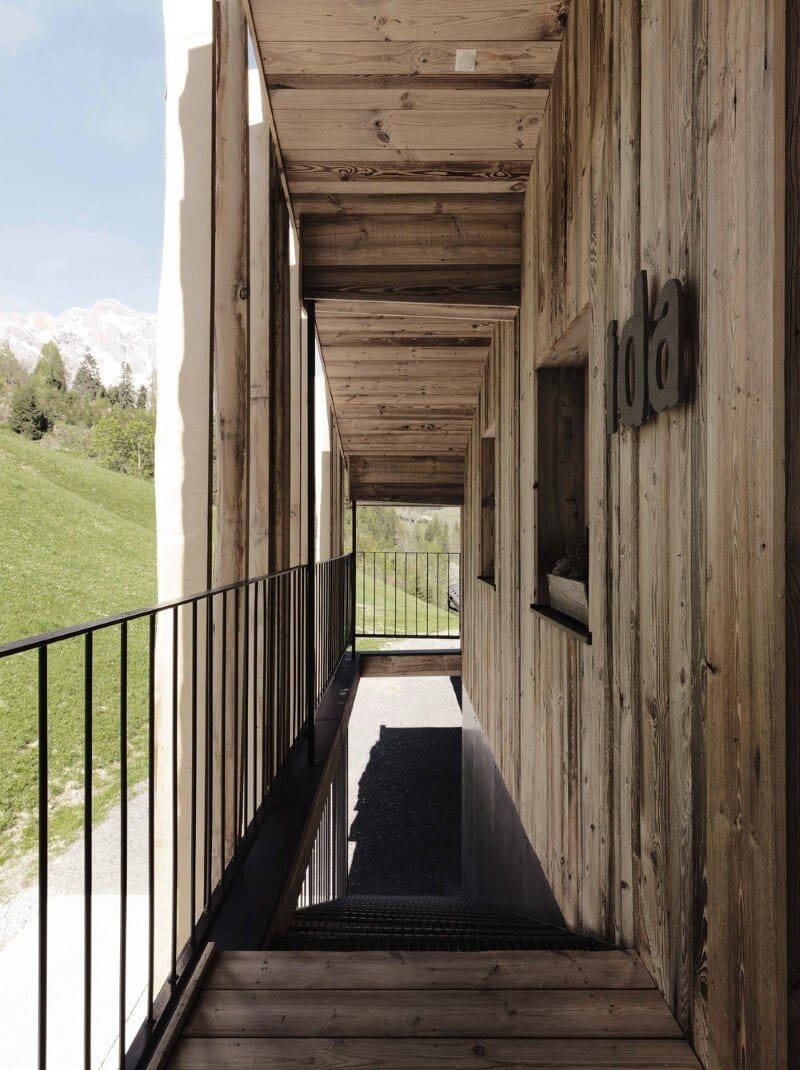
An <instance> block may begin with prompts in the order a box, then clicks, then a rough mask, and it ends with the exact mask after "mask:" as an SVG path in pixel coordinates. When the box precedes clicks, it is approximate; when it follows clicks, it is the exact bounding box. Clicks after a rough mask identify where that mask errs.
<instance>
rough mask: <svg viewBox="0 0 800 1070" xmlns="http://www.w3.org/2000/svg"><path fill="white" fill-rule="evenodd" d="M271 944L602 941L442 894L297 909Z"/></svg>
mask: <svg viewBox="0 0 800 1070" xmlns="http://www.w3.org/2000/svg"><path fill="white" fill-rule="evenodd" d="M273 946H274V947H276V948H281V949H289V950H295V951H326V950H327V951H342V952H355V951H368V950H374V951H378V950H384V951H397V952H400V951H409V952H411V951H419V952H422V951H431V952H433V951H441V952H445V951H458V952H462V953H467V952H470V951H481V950H486V951H488V950H509V951H511V950H522V949H527V950H537V949H538V950H570V949H572V950H584V951H599V950H602V949H606V948H608V945H607V944H604V943H601V942H598V941H595V940H591V939H589V938H587V937H584V936H581V935H580V934H578V933H574V932H570V931H569V930H567V929H564V928H560V927H558V926H556V925H550V924H548V923H546V922H542V921H539V920H538V919H536V918H533V917H530V916H529V915H526V914H521V913H519V912H515V911H510V910H506V909H504V908H502V907H494V906H487V904H485V903H480V902H477V901H475V900H471V899H459V898H451V897H445V896H350V897H346V898H343V899H335V900H332V901H330V902H327V903H321V904H319V905H318V906H314V907H308V908H306V909H305V910H300V911H298V912H297V913H296V914H295V916H294V920H293V923H292V926H291V928H290V929H289V931H288V932H287V933H285V934H284V935H283V936H281V937H279V938H278V939H277V940H275V941H274V945H273Z"/></svg>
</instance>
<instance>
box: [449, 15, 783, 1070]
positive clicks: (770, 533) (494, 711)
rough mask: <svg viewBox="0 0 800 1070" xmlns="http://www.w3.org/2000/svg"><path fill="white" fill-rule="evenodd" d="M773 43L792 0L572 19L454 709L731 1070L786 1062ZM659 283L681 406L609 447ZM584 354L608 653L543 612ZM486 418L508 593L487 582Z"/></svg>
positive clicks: (529, 818) (600, 919) (535, 177)
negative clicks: (550, 424) (543, 451)
mask: <svg viewBox="0 0 800 1070" xmlns="http://www.w3.org/2000/svg"><path fill="white" fill-rule="evenodd" d="M783 20H784V4H783V3H782V2H780V0H770V2H767V3H765V4H751V3H749V2H748V0H661V2H659V3H651V2H649V0H598V2H594V3H590V2H589V0H573V2H572V4H571V5H570V8H569V17H568V22H567V26H566V32H565V37H564V43H563V46H562V52H561V56H560V59H559V63H558V65H557V68H556V74H555V80H554V87H553V91H552V94H551V97H550V102H549V104H548V108H547V111H546V113H545V116H544V120H543V124H542V129H541V135H540V141H539V147H538V150H537V154H536V157H535V160H534V164H533V170H532V177H531V183H530V188H529V190H528V194H527V198H526V203H525V210H524V216H523V224H522V226H523V236H522V290H521V292H522V303H521V311H520V320H519V331H520V345H519V352H518V356H515V348H514V345H513V337H507V338H503V339H498V338H496V339H495V346H494V350H493V356H494V381H493V382H491V381H490V383H489V384H488V394H486V392H485V396H484V399H483V404H482V406H481V413H482V414H481V416H480V417H479V418H478V419H477V420H476V423H475V426H474V428H473V433H472V439H471V443H470V448H469V452H468V457H467V470H466V489H465V510H464V577H463V591H464V650H465V657H464V686H465V689H466V690H467V692H468V694H469V697H470V699H471V701H472V704H473V706H474V708H475V710H476V712H477V715H478V717H479V719H480V721H481V724H482V726H483V728H484V730H485V732H486V734H487V736H488V738H489V740H490V742H491V744H492V747H493V750H494V753H495V756H496V759H497V762H498V765H499V767H500V769H501V771H502V773H503V776H504V778H505V781H506V785H507V787H508V789H509V792H510V793H511V795H512V797H513V798H514V800H515V802H516V803H517V806H518V808H519V811H520V814H521V816H522V819H523V822H524V824H525V827H526V829H527V832H528V835H529V837H530V840H531V843H532V845H533V847H534V849H535V850H536V852H537V853H538V855H539V857H540V858H541V861H542V865H543V867H544V870H545V873H546V874H547V876H548V879H549V880H550V882H551V885H552V887H553V889H554V892H555V894H556V898H557V899H558V902H559V904H560V906H561V909H562V910H563V912H564V914H565V917H566V918H567V920H568V922H569V923H570V924H573V925H575V926H577V927H578V928H580V929H583V930H587V931H589V932H593V933H598V934H602V935H605V936H607V937H609V938H612V939H616V940H619V941H621V942H623V943H625V944H629V945H633V946H636V947H637V948H639V949H640V951H641V953H642V956H643V958H644V961H645V962H646V964H647V966H648V968H649V969H650V971H651V973H652V974H653V976H654V977H655V979H656V981H657V982H658V984H659V986H660V988H661V990H662V991H663V992H664V994H665V996H666V998H667V999H668V1001H669V1003H670V1006H671V1007H672V1008H673V1010H674V1013H675V1015H676V1017H677V1019H678V1021H679V1022H680V1024H681V1025H682V1027H683V1028H684V1029H685V1030H686V1031H687V1033H688V1034H689V1036H690V1038H691V1039H692V1041H693V1043H694V1045H695V1047H696V1049H697V1051H698V1053H699V1054H700V1056H701V1058H702V1059H703V1061H704V1062H705V1063H706V1064H707V1065H708V1066H712V1067H719V1068H725V1070H728V1068H730V1067H738V1066H758V1067H767V1066H769V1067H779V1066H784V1065H786V1059H787V1053H786V1013H787V1011H786V984H787V977H786V892H785V880H786V872H785V868H786V862H785V837H786V820H785V797H784V790H785V775H786V767H785V754H784V738H785V731H786V695H785V664H786V657H785V644H784V634H785V628H786V621H785V605H784V598H783V592H784V577H783V567H784V566H783V561H784V538H785V527H784V493H785V486H784V470H785V469H784V463H785V461H784V434H783V414H784V409H783V400H784V382H783V367H784V339H783V333H784V327H783V315H784V306H783V285H784V278H783V273H784V263H783V252H782V241H783V227H784V217H783V188H782V186H783V181H784V158H783V136H782V124H783V121H784V61H785V52H784V48H785V42H784V25H783ZM642 268H646V269H647V270H648V272H649V281H650V288H651V293H650V297H651V300H652V298H653V296H654V294H655V292H657V290H658V289H659V288H660V286H661V285H662V284H663V283H664V281H665V280H666V279H667V278H670V277H678V278H679V279H681V280H682V281H683V283H684V284H685V286H686V289H687V293H688V296H689V306H690V310H689V316H688V324H689V332H688V333H689V349H688V353H689V363H690V365H691V368H692V384H691V396H690V400H689V401H688V402H687V403H686V404H684V405H683V406H682V407H680V408H678V409H675V410H670V411H668V412H666V413H663V414H661V415H660V416H659V417H658V418H656V419H654V420H652V421H650V422H649V423H647V424H646V425H645V426H644V427H643V428H641V429H638V430H628V429H624V430H622V431H621V432H620V433H619V434H617V435H615V436H612V437H608V436H607V435H606V432H605V423H604V397H605V378H606V367H605V356H604V334H605V328H606V324H607V322H608V321H609V320H610V319H612V318H615V319H619V320H620V321H623V320H625V319H626V318H627V317H628V316H629V315H630V313H631V311H632V286H633V280H634V277H635V274H636V272H637V271H638V270H640V269H642ZM587 305H588V306H589V316H590V317H591V323H590V326H589V328H588V330H584V328H583V327H582V326H581V327H580V329H578V328H579V326H580V321H581V318H582V316H585V315H586V313H585V311H584V310H585V308H586V306H587ZM576 337H577V338H579V339H584V340H585V341H583V342H582V343H580V344H584V345H585V346H586V348H587V350H588V352H587V357H586V360H587V374H588V378H587V383H588V392H589V401H588V414H587V424H586V436H587V456H588V462H587V463H588V483H587V486H588V494H587V502H586V507H587V514H588V516H589V523H590V529H591V537H590V564H589V585H590V622H589V623H590V630H591V633H592V643H591V645H586V644H585V643H583V642H581V641H580V640H579V639H578V638H577V637H574V636H571V635H568V634H565V633H564V632H563V631H560V630H557V629H556V628H554V627H553V626H552V624H551V622H549V621H547V620H544V619H542V618H541V617H539V616H537V615H535V614H533V613H532V612H531V610H530V605H531V603H533V602H535V601H537V593H538V592H537V586H538V583H537V574H536V573H537V560H536V547H537V537H538V509H539V507H540V505H541V504H542V503H539V502H537V488H538V461H539V457H538V443H537V430H538V429H537V400H538V399H537V390H538V386H539V384H538V379H537V372H536V367H537V365H541V364H545V363H547V362H548V358H549V357H550V355H551V354H553V353H554V352H555V353H560V352H571V351H572V350H574V348H575V344H574V342H573V339H574V338H576ZM517 399H518V402H519V406H518V411H517V410H516V408H515V405H514V402H515V401H516V400H517ZM487 410H496V412H497V435H498V438H497V465H498V495H497V499H498V500H497V533H498V558H497V572H496V587H495V589H492V588H491V587H489V586H487V585H486V584H483V583H480V582H478V581H476V579H475V577H476V576H477V574H478V573H477V556H476V555H477V552H478V538H479V518H480V508H479V505H480V502H479V496H478V484H477V479H478V476H479V472H478V464H477V458H478V457H479V437H480V434H481V433H482V430H483V429H484V426H485V420H486V412H487ZM517 575H518V576H519V584H518V585H517V583H516V580H515V577H516V576H517ZM509 652H512V653H511V654H509Z"/></svg>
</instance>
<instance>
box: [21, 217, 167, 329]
mask: <svg viewBox="0 0 800 1070" xmlns="http://www.w3.org/2000/svg"><path fill="white" fill-rule="evenodd" d="M0 249H2V250H3V256H2V258H0V311H3V312H21V311H27V310H30V309H31V308H35V309H37V310H38V309H41V310H43V311H46V312H51V313H53V314H56V313H58V312H61V311H63V309H65V308H69V307H71V306H73V305H79V306H82V307H88V306H90V305H92V304H94V303H95V301H99V300H101V299H102V298H104V297H114V298H116V299H117V300H118V301H121V302H122V303H123V304H125V305H128V306H129V307H130V308H135V309H137V310H139V311H140V312H153V311H155V306H156V296H157V292H158V281H159V271H160V252H161V251H160V249H158V248H153V247H148V246H146V245H139V244H137V243H136V242H134V241H132V240H131V239H129V238H127V237H126V236H125V235H122V234H115V233H113V232H111V231H108V230H101V229H95V228H92V227H85V226H78V225H75V224H51V223H30V224H0Z"/></svg>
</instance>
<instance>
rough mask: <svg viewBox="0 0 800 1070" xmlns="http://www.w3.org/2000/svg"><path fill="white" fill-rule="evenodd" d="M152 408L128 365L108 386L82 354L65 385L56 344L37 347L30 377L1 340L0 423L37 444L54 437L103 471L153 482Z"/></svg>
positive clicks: (89, 357)
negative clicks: (46, 436)
mask: <svg viewBox="0 0 800 1070" xmlns="http://www.w3.org/2000/svg"><path fill="white" fill-rule="evenodd" d="M153 409H154V406H153V397H152V391H151V390H148V389H147V387H145V386H140V387H139V388H138V389H137V388H136V386H135V385H134V382H133V375H132V372H131V367H130V365H129V364H127V363H124V364H123V365H122V372H121V375H120V380H119V382H118V383H116V384H114V385H113V386H111V387H108V388H107V387H105V386H104V385H103V383H102V381H101V379H100V374H99V371H98V367H97V361H96V360H95V358H94V357H93V356H92V354H91V353H90V352H88V351H87V352H86V353H85V354H84V356H83V358H82V360H81V362H80V364H79V366H78V369H77V371H76V372H75V376H74V378H73V380H72V382H71V383H70V382H69V380H68V376H67V371H66V367H65V365H64V357H63V355H62V353H61V350H60V349H59V347H58V345H57V343H56V342H54V341H50V342H46V343H45V344H44V345H43V346H42V349H41V354H40V356H39V360H38V361H37V363H36V366H35V368H34V369H33V371H32V372H30V373H29V372H27V371H26V370H25V368H24V367H23V366H22V364H21V362H20V361H19V360H18V359H17V357H16V355H15V353H14V351H13V349H12V348H11V346H10V345H9V342H8V339H5V340H3V341H2V342H0V420H2V421H3V422H4V423H6V424H7V425H8V426H9V427H10V428H11V430H12V431H14V432H15V433H16V434H18V435H23V436H25V437H26V438H29V439H31V440H33V441H37V440H38V439H42V438H44V436H45V435H48V434H53V435H56V436H59V437H60V438H61V439H62V440H64V441H67V442H68V443H69V445H70V447H71V448H73V449H77V450H79V451H80V452H83V453H86V454H87V455H88V456H91V457H95V458H96V459H97V460H99V461H100V463H101V464H103V465H105V467H106V468H111V469H113V470H114V471H117V472H126V473H127V474H129V475H134V476H138V477H139V478H141V479H152V478H153V450H154V438H155V416H154V411H153Z"/></svg>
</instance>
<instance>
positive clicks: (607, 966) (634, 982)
mask: <svg viewBox="0 0 800 1070" xmlns="http://www.w3.org/2000/svg"><path fill="white" fill-rule="evenodd" d="M206 986H207V987H208V988H217V989H333V988H336V989H338V988H347V989H371V990H375V991H378V990H381V989H419V988H422V989H427V988H448V989H459V988H461V989H469V988H477V989H486V988H490V989H491V988H499V989H515V988H523V989H524V988H534V989H540V988H556V989H562V988H564V989H569V988H573V989H606V988H611V989H614V988H618V989H622V988H641V989H652V988H655V984H654V982H653V979H652V978H651V976H650V974H649V973H648V972H647V970H646V969H645V968H644V966H643V965H642V963H641V960H640V958H639V956H638V955H636V954H635V953H634V952H631V951H595V952H592V953H591V954H586V953H585V952H575V951H508V952H505V951H501V952H495V951H478V952H470V951H465V952H462V953H460V954H458V955H447V954H441V953H430V952H425V951H415V952H408V953H401V952H386V951H365V952H360V953H347V952H344V953H343V952H331V953H328V952H314V951H301V952H295V951H269V952H263V951H225V952H221V953H220V954H218V955H217V957H216V960H215V962H214V964H213V965H212V967H211V969H210V972H209V974H208V979H207V982H206Z"/></svg>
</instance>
